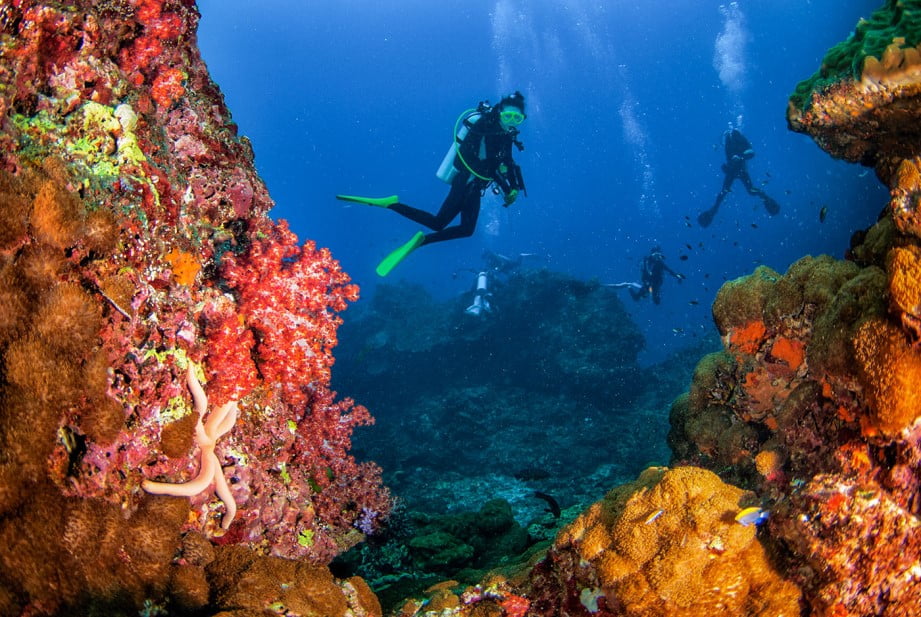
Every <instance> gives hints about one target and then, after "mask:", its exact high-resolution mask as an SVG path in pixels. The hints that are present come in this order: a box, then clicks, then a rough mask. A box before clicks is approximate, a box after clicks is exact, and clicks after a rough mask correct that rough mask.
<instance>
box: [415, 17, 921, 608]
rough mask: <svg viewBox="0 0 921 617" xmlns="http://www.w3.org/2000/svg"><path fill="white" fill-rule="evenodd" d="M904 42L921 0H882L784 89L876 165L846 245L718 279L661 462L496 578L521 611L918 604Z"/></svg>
mask: <svg viewBox="0 0 921 617" xmlns="http://www.w3.org/2000/svg"><path fill="white" fill-rule="evenodd" d="M919 43H921V3H919V2H917V1H916V0H886V1H885V3H884V5H883V6H882V8H880V9H879V10H878V11H877V12H876V13H874V14H873V16H872V17H871V18H870V19H869V20H867V21H862V22H861V23H860V24H858V25H857V28H856V30H855V32H854V34H853V35H852V36H851V37H850V38H849V39H848V40H847V41H845V42H844V43H842V44H841V45H839V46H837V47H836V48H834V49H833V50H831V51H830V52H829V54H828V55H827V56H826V58H825V60H824V61H823V66H822V68H821V69H820V71H819V72H818V73H817V74H816V75H814V76H813V77H812V78H811V79H810V80H807V81H806V82H803V83H802V84H800V85H799V86H798V87H797V91H796V92H795V93H794V95H793V96H792V97H791V100H790V105H789V109H788V120H789V124H790V126H791V128H792V129H793V130H796V131H801V132H805V133H808V134H809V135H810V136H811V137H813V139H815V141H816V142H817V143H818V144H819V145H820V146H821V147H822V148H824V149H825V150H827V151H828V152H829V153H830V154H832V155H833V156H835V157H840V158H845V159H847V160H849V161H853V162H859V163H862V164H864V165H867V166H872V167H873V168H874V169H875V171H876V175H877V177H878V178H880V179H881V180H882V181H883V182H884V183H886V184H887V186H889V188H890V191H891V200H890V202H889V204H888V206H887V207H886V208H885V210H884V211H883V213H882V215H881V217H880V220H879V221H877V223H876V224H875V225H874V226H873V227H872V228H870V229H868V230H866V231H864V232H861V233H857V234H855V236H854V239H853V241H852V246H851V247H850V250H849V251H848V253H847V255H848V260H847V261H838V260H835V259H832V258H831V257H828V256H817V257H812V256H807V257H804V258H802V259H800V260H799V261H797V262H796V263H794V264H792V265H791V266H790V267H789V269H788V270H787V272H786V273H783V274H780V273H778V272H775V271H773V270H771V269H769V268H766V267H759V268H757V269H756V270H755V271H754V272H753V273H752V274H751V275H749V276H745V277H742V278H740V279H738V280H735V281H730V282H728V283H726V284H725V285H724V286H723V287H722V288H721V290H720V291H719V293H718V295H717V297H716V299H715V301H714V303H713V317H714V321H715V323H716V325H717V328H718V330H719V332H720V335H721V336H722V339H723V351H720V352H717V353H712V354H709V355H707V356H706V357H704V358H703V359H702V360H701V361H700V363H699V364H698V366H697V370H696V371H695V374H694V377H693V381H692V384H691V387H690V390H689V392H687V393H686V394H683V395H681V396H679V397H678V398H677V399H675V401H674V402H673V404H672V409H671V424H672V430H671V433H670V435H669V445H670V446H671V447H672V451H673V454H674V456H673V459H672V465H673V466H674V467H673V468H672V469H671V470H669V471H665V470H662V469H649V470H647V471H646V472H644V473H643V474H641V476H640V478H639V479H638V480H637V481H636V482H635V483H633V484H631V485H625V486H622V487H619V488H616V489H614V490H613V491H611V492H610V493H609V494H608V495H607V497H606V498H605V500H604V501H602V502H600V503H598V504H595V505H594V506H592V507H591V508H589V510H587V511H586V512H584V513H583V514H582V515H581V516H580V517H579V518H578V519H576V521H574V522H573V523H572V524H570V525H569V526H568V527H566V528H565V529H564V531H563V532H562V533H560V534H559V535H558V536H557V539H556V541H555V543H554V546H553V547H552V548H551V549H550V551H549V552H548V553H547V554H546V556H545V557H544V558H542V559H540V560H538V561H537V562H536V563H532V564H530V565H529V566H526V567H524V568H523V569H522V571H521V572H520V573H518V574H517V575H513V576H512V577H510V578H509V581H510V582H511V587H510V591H511V592H512V593H515V594H521V595H523V596H524V597H526V598H527V599H528V601H529V608H528V614H529V615H573V616H575V615H579V616H587V615H625V614H626V615H634V614H635V615H646V614H649V615H664V614H667V615H684V614H688V615H691V614H693V615H700V614H724V611H725V614H733V615H816V616H819V615H821V616H823V617H849V616H854V617H857V616H860V617H865V616H870V615H873V616H883V617H896V616H901V615H915V614H919V613H921V575H919V570H918V563H919V558H921V530H919V524H918V516H919V514H921V482H919V477H921V401H919V392H921V390H919V385H918V384H919V383H921V382H919V378H921V374H919V370H921V327H919V324H921V321H919V317H921V313H919V311H921V308H919V307H921V287H919V281H921V270H919V266H921V217H919V208H918V205H919V204H921V198H919V195H921V132H919V129H918V127H919V124H918V118H919V117H921V108H919V101H921V97H919V92H921V55H919V52H918V47H917V46H918V45H919ZM685 465H694V466H695V467H686V466H685ZM706 470H709V471H706ZM727 482H728V483H731V484H726V483H727ZM733 485H734V486H733ZM735 487H739V488H735ZM746 506H757V507H759V508H762V509H763V510H762V511H763V512H768V516H767V521H766V522H764V523H763V524H762V526H761V527H760V528H759V531H757V532H756V531H755V528H754V527H746V526H742V525H739V524H737V523H735V522H733V517H734V516H735V514H737V513H738V512H739V510H741V509H742V508H743V507H746ZM727 564H732V565H731V566H730V567H728V568H725V569H724V566H725V565H727ZM780 573H783V574H782V575H781V574H780ZM435 593H436V594H437V593H439V592H437V591H436V592H435ZM435 598H436V596H435V595H434V594H433V595H432V600H433V601H434V600H435ZM446 613H447V614H450V615H474V614H477V613H476V612H475V609H474V607H469V606H466V605H464V604H463V603H462V602H461V603H459V604H455V605H453V607H451V608H449V610H447V611H446ZM410 614H411V613H410ZM496 614H501V613H499V612H498V611H497V612H496Z"/></svg>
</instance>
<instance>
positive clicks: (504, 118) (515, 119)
mask: <svg viewBox="0 0 921 617" xmlns="http://www.w3.org/2000/svg"><path fill="white" fill-rule="evenodd" d="M526 117H527V116H525V115H524V114H523V113H522V112H520V111H519V110H517V109H515V108H514V107H510V108H508V109H503V110H502V111H500V112H499V121H500V122H502V124H503V125H505V126H518V125H519V124H521V123H522V122H524V119H525V118H526Z"/></svg>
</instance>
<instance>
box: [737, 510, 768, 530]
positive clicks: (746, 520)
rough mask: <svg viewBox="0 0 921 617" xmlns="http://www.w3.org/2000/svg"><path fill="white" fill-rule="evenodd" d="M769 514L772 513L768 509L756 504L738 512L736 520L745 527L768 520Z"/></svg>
mask: <svg viewBox="0 0 921 617" xmlns="http://www.w3.org/2000/svg"><path fill="white" fill-rule="evenodd" d="M769 515H770V513H769V512H768V511H767V510H764V509H762V508H759V507H757V506H754V507H751V508H745V509H744V510H741V511H740V512H739V513H738V514H736V522H737V523H738V524H740V525H742V526H744V527H748V526H749V525H755V526H758V525H761V524H762V523H764V521H766V520H768V516H769Z"/></svg>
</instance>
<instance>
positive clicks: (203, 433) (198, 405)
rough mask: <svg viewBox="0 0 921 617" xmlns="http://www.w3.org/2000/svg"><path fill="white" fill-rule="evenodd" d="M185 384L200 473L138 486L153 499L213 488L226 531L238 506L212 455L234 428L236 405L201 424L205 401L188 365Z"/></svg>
mask: <svg viewBox="0 0 921 617" xmlns="http://www.w3.org/2000/svg"><path fill="white" fill-rule="evenodd" d="M186 381H187V383H188V386H189V391H190V392H191V393H192V401H193V402H194V404H195V411H196V412H197V413H198V421H197V422H196V424H195V443H196V445H197V446H198V449H199V451H200V454H199V458H200V460H201V469H200V470H199V472H198V475H197V476H195V478H194V479H193V480H191V481H189V482H181V483H177V484H174V483H171V482H156V481H153V480H144V481H143V482H142V483H141V487H142V488H143V489H144V490H145V491H147V492H148V493H153V494H155V495H172V496H175V497H194V496H195V495H198V494H199V493H202V492H204V491H206V490H207V489H208V487H210V486H211V485H212V484H213V485H214V491H215V493H217V496H218V497H219V498H220V499H221V501H223V502H224V508H225V514H224V517H223V519H222V521H221V527H222V528H224V529H227V528H229V527H230V523H232V522H233V519H234V516H235V515H236V512H237V504H236V502H235V501H234V499H233V493H232V492H231V491H230V486H229V485H228V484H227V480H226V478H224V471H223V469H221V462H220V461H219V460H218V458H217V455H216V454H215V453H214V446H215V444H216V443H217V440H218V439H219V438H220V437H221V436H222V435H224V434H226V433H228V432H229V431H230V430H231V429H232V428H233V425H234V423H235V422H236V420H237V410H238V407H237V402H236V401H231V402H229V403H225V404H223V405H221V406H220V407H218V408H217V409H215V410H213V411H212V412H211V413H210V414H209V416H208V421H207V422H205V423H203V422H202V418H203V417H204V415H205V413H206V412H207V410H208V397H207V396H206V395H205V390H204V388H202V386H201V383H200V382H199V381H198V378H197V377H196V376H195V370H194V367H193V366H192V364H191V363H190V364H189V371H188V376H187V379H186Z"/></svg>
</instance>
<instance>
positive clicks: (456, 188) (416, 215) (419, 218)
mask: <svg viewBox="0 0 921 617" xmlns="http://www.w3.org/2000/svg"><path fill="white" fill-rule="evenodd" d="M465 192H466V184H465V183H454V184H452V185H451V190H450V191H448V196H447V197H445V200H444V201H443V202H442V203H441V208H439V209H438V214H432V213H430V212H426V211H425V210H420V209H418V208H413V207H412V206H407V205H406V204H403V203H396V204H393V205H391V206H390V207H389V209H390V210H393V211H394V212H396V213H397V214H399V215H401V216H405V217H406V218H408V219H409V220H411V221H415V222H416V223H419V224H420V225H425V226H426V227H428V228H429V229H432V230H434V231H440V230H442V229H444V228H445V225H447V224H448V223H450V222H451V219H453V218H454V217H455V216H457V213H458V212H460V210H461V208H462V207H463V203H464V195H465Z"/></svg>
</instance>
